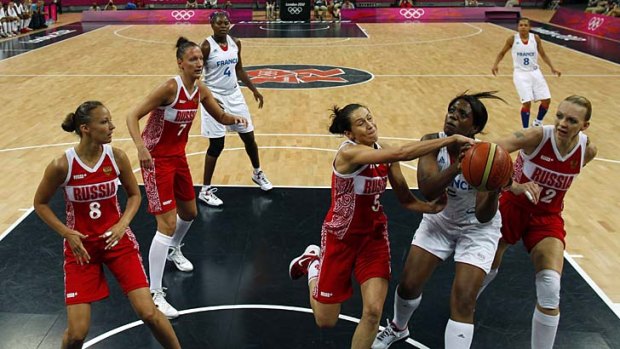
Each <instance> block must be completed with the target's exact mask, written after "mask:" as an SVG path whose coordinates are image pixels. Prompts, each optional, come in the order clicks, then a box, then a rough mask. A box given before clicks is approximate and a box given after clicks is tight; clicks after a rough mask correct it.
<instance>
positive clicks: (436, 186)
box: [418, 133, 461, 200]
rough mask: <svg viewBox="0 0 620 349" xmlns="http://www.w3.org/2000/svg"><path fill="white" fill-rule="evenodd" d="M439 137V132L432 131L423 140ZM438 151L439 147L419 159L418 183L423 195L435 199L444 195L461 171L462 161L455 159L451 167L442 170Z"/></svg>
mask: <svg viewBox="0 0 620 349" xmlns="http://www.w3.org/2000/svg"><path fill="white" fill-rule="evenodd" d="M438 138H439V137H438V134H437V133H432V134H427V135H425V136H424V137H422V140H423V141H424V140H431V139H438ZM438 153H439V149H436V150H434V151H432V152H430V153H428V154H426V155H423V156H421V157H420V159H419V160H418V185H419V187H420V191H421V192H422V195H424V197H425V198H427V199H429V200H434V199H436V198H438V197H440V196H441V195H443V194H444V193H445V191H446V188H447V187H448V186H449V185H450V183H452V181H453V180H454V177H456V175H458V174H459V173H460V172H461V163H460V161H455V162H454V163H452V164H451V165H450V167H448V168H447V169H445V170H443V171H440V170H439V165H438V164H437V154H438Z"/></svg>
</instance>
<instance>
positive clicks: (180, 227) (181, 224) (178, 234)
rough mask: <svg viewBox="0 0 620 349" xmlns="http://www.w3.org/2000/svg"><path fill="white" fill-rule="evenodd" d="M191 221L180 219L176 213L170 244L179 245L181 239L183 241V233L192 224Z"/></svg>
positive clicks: (185, 232)
mask: <svg viewBox="0 0 620 349" xmlns="http://www.w3.org/2000/svg"><path fill="white" fill-rule="evenodd" d="M193 221H194V220H191V221H184V220H182V219H181V217H179V215H177V227H176V229H175V230H174V234H173V235H172V243H171V244H170V246H172V247H179V245H181V241H183V238H185V234H187V231H188V230H189V227H191V226H192V222H193Z"/></svg>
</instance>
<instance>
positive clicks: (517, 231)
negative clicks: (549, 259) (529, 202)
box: [499, 197, 566, 252]
mask: <svg viewBox="0 0 620 349" xmlns="http://www.w3.org/2000/svg"><path fill="white" fill-rule="evenodd" d="M502 199H503V200H502ZM499 211H500V213H501V214H502V239H504V241H506V242H507V243H509V244H511V245H514V244H515V243H517V241H519V240H520V239H523V244H524V245H525V248H526V249H527V251H528V252H530V251H532V249H533V248H534V246H536V244H538V243H539V242H540V241H541V240H542V239H544V238H547V237H554V238H556V239H559V240H560V241H562V243H563V244H564V246H566V242H565V241H564V237H566V230H564V219H562V216H561V215H560V213H537V212H535V211H528V210H526V209H525V208H523V207H521V206H519V205H517V204H515V203H514V202H512V201H510V200H507V199H505V197H501V198H500V202H499Z"/></svg>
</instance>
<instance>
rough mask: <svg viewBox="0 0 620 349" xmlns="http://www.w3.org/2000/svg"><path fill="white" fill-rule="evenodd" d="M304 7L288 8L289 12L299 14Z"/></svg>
mask: <svg viewBox="0 0 620 349" xmlns="http://www.w3.org/2000/svg"><path fill="white" fill-rule="evenodd" d="M302 10H303V9H302V8H301V7H299V6H291V7H289V8H288V9H287V11H288V13H290V14H292V15H298V14H300V13H301V11H302Z"/></svg>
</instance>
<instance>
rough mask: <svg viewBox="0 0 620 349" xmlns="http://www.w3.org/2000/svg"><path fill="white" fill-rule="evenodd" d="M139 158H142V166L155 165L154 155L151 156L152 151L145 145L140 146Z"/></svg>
mask: <svg viewBox="0 0 620 349" xmlns="http://www.w3.org/2000/svg"><path fill="white" fill-rule="evenodd" d="M138 159H139V160H140V167H142V168H152V167H153V157H151V153H150V152H149V150H148V149H146V147H145V146H144V145H142V146H139V147H138Z"/></svg>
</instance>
